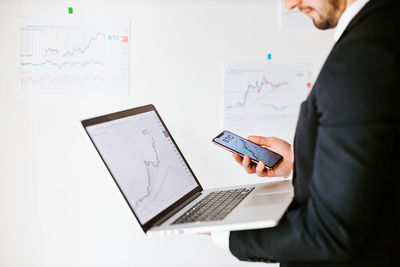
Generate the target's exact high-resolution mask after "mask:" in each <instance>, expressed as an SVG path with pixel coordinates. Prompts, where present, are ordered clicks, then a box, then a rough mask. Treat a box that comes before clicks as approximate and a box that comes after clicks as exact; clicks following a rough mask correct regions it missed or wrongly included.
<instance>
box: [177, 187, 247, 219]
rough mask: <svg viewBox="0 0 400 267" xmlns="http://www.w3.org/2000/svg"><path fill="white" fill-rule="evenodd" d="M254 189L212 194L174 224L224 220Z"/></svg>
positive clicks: (231, 190)
mask: <svg viewBox="0 0 400 267" xmlns="http://www.w3.org/2000/svg"><path fill="white" fill-rule="evenodd" d="M253 189H254V187H252V188H239V189H230V190H223V191H214V192H211V193H209V194H208V195H207V196H205V197H204V198H203V199H202V200H200V201H199V202H197V203H196V204H195V205H194V206H193V207H192V208H191V209H189V210H188V211H186V212H185V213H184V214H183V215H181V216H180V217H179V218H178V219H176V220H175V221H174V222H173V223H172V224H182V223H192V222H202V221H203V222H207V221H218V220H223V219H224V218H225V217H226V216H228V214H229V213H230V212H231V211H232V210H233V209H234V208H235V207H236V206H237V205H239V204H240V202H241V201H242V200H243V199H244V198H245V197H246V196H247V195H248V194H249V193H250V192H251V191H252V190H253Z"/></svg>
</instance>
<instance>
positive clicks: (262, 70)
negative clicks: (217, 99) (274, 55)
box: [223, 63, 311, 135]
mask: <svg viewBox="0 0 400 267" xmlns="http://www.w3.org/2000/svg"><path fill="white" fill-rule="evenodd" d="M310 69H311V68H310V66H308V65H306V64H286V63H285V64H272V63H268V64H264V63H260V64H258V63H249V64H246V63H234V64H226V65H225V83H224V114H223V116H224V118H223V127H224V129H229V130H232V131H235V132H237V133H241V134H244V135H246V134H248V133H249V132H252V133H255V132H261V133H265V132H267V133H268V132H271V131H272V132H274V131H288V130H293V128H294V126H295V122H296V119H297V116H298V111H299V106H300V102H301V101H303V100H304V99H305V98H306V96H307V94H308V92H309V91H310V88H311V81H310V80H311V70H310Z"/></svg>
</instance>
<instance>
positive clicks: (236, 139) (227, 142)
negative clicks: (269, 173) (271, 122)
mask: <svg viewBox="0 0 400 267" xmlns="http://www.w3.org/2000/svg"><path fill="white" fill-rule="evenodd" d="M213 141H214V142H215V143H217V144H220V145H221V146H223V147H225V148H228V149H229V150H232V151H235V152H237V153H239V154H241V155H249V157H250V158H251V159H253V160H254V161H256V162H258V161H263V162H264V164H265V166H267V167H269V168H273V167H274V166H275V165H276V164H277V163H278V162H279V161H280V160H281V159H282V156H281V155H279V154H277V153H275V152H272V151H270V150H268V149H266V148H264V147H262V146H259V145H257V144H255V143H253V142H250V141H249V140H247V139H245V138H243V137H240V136H238V135H236V134H233V133H231V132H228V131H223V132H222V133H221V134H219V135H218V136H217V137H215V138H214V139H213Z"/></svg>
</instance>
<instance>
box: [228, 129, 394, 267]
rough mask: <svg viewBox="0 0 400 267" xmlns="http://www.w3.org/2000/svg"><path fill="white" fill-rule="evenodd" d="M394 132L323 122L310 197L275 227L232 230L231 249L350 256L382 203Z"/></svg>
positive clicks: (245, 253)
mask: <svg viewBox="0 0 400 267" xmlns="http://www.w3.org/2000/svg"><path fill="white" fill-rule="evenodd" d="M391 132H393V134H390V133H391ZM388 133H389V134H388ZM394 136H395V131H394V130H393V131H392V130H391V129H390V126H386V125H358V126H343V127H320V128H319V129H318V137H317V144H316V151H315V160H314V166H315V167H314V171H313V176H312V180H311V182H310V184H309V190H310V197H309V199H308V201H306V202H305V203H304V204H303V205H302V206H300V207H298V208H296V209H294V210H290V211H289V212H288V213H287V214H286V215H285V216H284V218H283V219H282V221H281V222H280V224H279V225H278V226H277V227H275V228H267V229H260V230H248V231H235V232H231V234H230V250H231V252H232V253H233V254H234V255H235V256H236V257H237V258H239V259H240V260H252V259H257V260H263V261H268V260H277V261H326V260H329V261H346V260H349V259H350V258H351V257H352V255H355V254H357V251H358V250H359V249H360V248H361V246H362V244H363V241H364V240H365V239H366V238H367V236H368V233H369V232H370V230H371V228H372V227H373V225H372V222H373V220H371V219H370V218H371V217H372V218H373V217H374V215H375V214H376V213H377V211H378V209H379V206H380V204H381V203H382V197H383V195H384V191H385V184H386V183H387V181H386V179H387V177H389V175H388V174H387V173H385V170H389V169H391V168H393V166H390V162H391V160H390V158H389V159H388V158H387V155H393V153H394V151H390V150H393V144H394ZM367 210H368V212H366V211H367Z"/></svg>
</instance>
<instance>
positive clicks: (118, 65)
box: [20, 17, 130, 95]
mask: <svg viewBox="0 0 400 267" xmlns="http://www.w3.org/2000/svg"><path fill="white" fill-rule="evenodd" d="M20 27H21V63H20V66H21V88H22V89H23V90H25V91H29V92H41V91H44V92H50V93H55V92H57V93H59V92H64V93H73V94H85V92H86V93H90V94H93V93H96V92H98V93H101V94H106V95H128V94H129V61H130V60H129V46H130V45H129V21H110V20H94V19H91V20H84V19H78V18H72V19H68V20H67V19H51V18H29V17H28V18H22V20H21V26H20ZM92 74H96V75H92ZM89 75H91V76H90V77H91V78H90V79H88V80H85V79H86V77H88V76H89ZM63 76H65V77H75V78H76V79H77V81H81V83H79V82H75V83H65V84H62V81H63V80H66V79H63ZM43 77H54V78H53V79H46V80H45V82H44V83H42V84H41V83H40V81H41V80H43ZM94 77H102V78H101V81H100V80H99V81H95V80H93V79H94ZM33 81H35V82H33ZM52 81H57V82H55V83H52Z"/></svg>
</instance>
